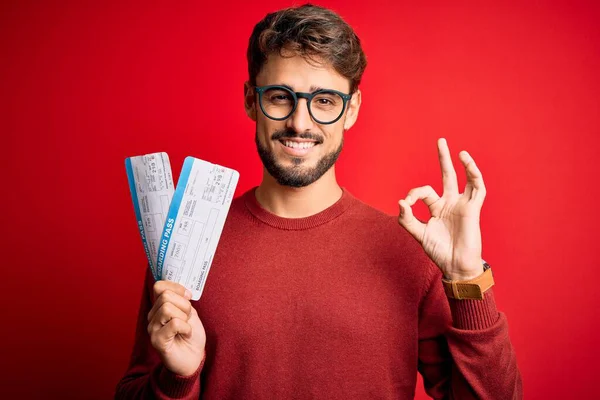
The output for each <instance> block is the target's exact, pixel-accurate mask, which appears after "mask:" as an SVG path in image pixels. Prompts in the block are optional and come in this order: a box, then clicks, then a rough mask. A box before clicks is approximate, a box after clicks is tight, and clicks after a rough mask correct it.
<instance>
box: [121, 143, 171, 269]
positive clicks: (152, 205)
mask: <svg viewBox="0 0 600 400" xmlns="http://www.w3.org/2000/svg"><path fill="white" fill-rule="evenodd" d="M125 169H126V171H127V179H128V181H129V191H130V192H131V198H132V200H133V208H134V210H135V216H136V219H137V224H138V229H139V230H140V235H141V236H142V243H143V245H144V250H145V251H146V257H147V258H148V264H149V265H150V269H151V270H152V274H153V275H154V278H155V279H160V278H158V277H159V275H157V273H156V271H157V268H156V261H157V260H156V259H157V256H158V247H159V242H160V240H161V236H162V232H163V227H164V226H165V220H166V217H167V213H168V211H169V206H170V204H171V199H172V198H173V193H174V190H175V189H174V185H173V174H172V172H171V164H170V163H169V156H168V155H167V153H152V154H146V155H143V156H136V157H129V158H127V159H125Z"/></svg>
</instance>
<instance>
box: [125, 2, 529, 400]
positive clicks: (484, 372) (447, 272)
mask: <svg viewBox="0 0 600 400" xmlns="http://www.w3.org/2000/svg"><path fill="white" fill-rule="evenodd" d="M247 56H248V70H249V81H248V82H246V84H245V87H244V91H245V107H246V112H247V114H248V116H249V117H250V118H251V119H252V120H254V121H255V122H256V146H257V149H258V153H259V155H260V157H261V160H262V162H263V164H264V176H263V180H262V182H261V184H260V186H258V187H257V188H255V189H253V190H250V191H248V192H246V193H245V194H243V195H242V196H240V197H238V198H237V199H235V200H234V202H233V203H232V205H231V209H230V213H229V216H228V219H227V222H226V224H225V228H224V230H223V234H222V237H221V241H220V244H219V248H218V251H217V253H216V255H215V259H214V261H213V264H212V267H211V272H210V275H209V278H208V281H207V284H206V287H205V289H204V293H203V295H202V298H201V299H200V300H199V301H197V302H190V300H189V299H190V297H191V296H190V293H189V292H188V291H186V290H185V288H183V287H182V286H180V285H178V284H175V283H173V282H167V281H159V282H156V283H154V282H152V278H151V275H148V278H147V285H146V286H145V291H144V294H143V299H142V304H141V309H140V314H139V320H138V326H137V333H136V342H135V347H134V350H133V356H132V360H131V365H130V367H129V370H128V371H127V373H126V375H125V377H124V378H123V379H122V380H121V382H120V383H119V385H118V388H117V395H116V397H117V398H127V399H129V398H160V399H170V398H177V399H196V398H199V397H202V398H207V399H243V398H249V399H250V398H251V399H291V398H298V399H310V398H323V399H350V398H352V399H354V398H356V399H359V398H360V399H365V398H386V399H410V398H413V397H414V393H415V385H416V378H417V376H416V375H417V371H418V372H420V373H421V374H422V375H423V378H424V383H425V389H426V391H427V393H428V394H429V395H430V396H432V397H433V398H447V399H474V398H482V399H492V398H494V399H503V400H505V399H514V398H521V397H522V389H521V378H520V374H519V371H518V368H517V365H516V360H515V354H514V351H513V348H512V346H511V343H510V340H509V338H508V327H507V322H506V319H505V316H504V315H503V314H501V313H499V312H498V311H497V309H496V305H495V302H494V297H493V293H492V290H491V289H490V288H489V287H490V286H491V284H492V278H491V271H490V270H485V268H484V262H483V260H482V258H481V236H480V228H479V214H480V210H481V207H482V204H483V200H484V197H485V186H484V183H483V179H482V175H481V173H480V171H479V170H478V168H477V166H476V165H475V162H474V161H473V159H472V158H471V157H470V156H469V154H468V153H467V152H461V153H460V160H461V162H462V163H463V165H464V168H465V170H466V174H467V179H468V183H467V185H466V188H465V190H464V193H462V194H460V193H459V191H458V186H457V178H456V173H455V171H454V168H453V165H452V161H451V158H450V152H449V149H448V146H447V144H446V142H445V140H443V139H440V140H439V141H438V151H439V157H440V164H441V169H442V175H443V183H444V185H443V186H444V193H443V195H442V196H441V197H440V196H438V195H437V194H436V193H435V191H434V190H433V189H432V188H431V187H430V186H425V187H420V188H416V189H412V190H411V191H410V192H409V193H408V195H407V196H406V198H405V199H402V200H400V202H399V205H400V215H399V217H398V218H396V217H390V216H387V215H385V214H383V213H381V212H379V211H376V210H375V209H373V208H371V207H369V206H367V205H366V204H364V203H362V202H360V201H359V200H357V199H356V198H355V197H353V196H352V195H351V194H350V193H349V192H348V191H346V190H344V189H343V188H341V187H340V186H339V185H338V184H337V182H336V178H335V165H334V164H335V162H336V160H337V158H338V155H339V154H340V152H341V150H342V144H343V137H344V133H345V131H346V130H348V129H350V128H351V127H352V126H353V124H354V123H355V121H356V119H357V116H358V112H359V108H360V105H361V92H360V90H359V89H358V85H359V83H360V80H361V76H362V73H363V71H364V69H365V67H366V58H365V56H364V54H363V51H362V49H361V46H360V41H359V39H358V37H357V36H356V35H355V34H354V32H353V31H352V29H351V28H350V27H349V26H348V25H347V24H346V23H345V22H344V21H343V20H342V19H341V18H340V17H339V16H338V15H336V14H335V13H333V12H331V11H329V10H326V9H323V8H320V7H315V6H310V5H305V6H302V7H297V8H290V9H286V10H281V11H279V12H276V13H273V14H269V15H267V17H265V19H264V20H262V21H261V22H259V23H258V24H257V25H256V27H255V29H254V31H253V33H252V36H251V38H250V42H249V47H248V53H247ZM417 200H423V201H424V202H425V204H427V206H428V207H429V209H430V211H431V213H432V218H431V219H430V220H429V221H428V223H427V224H423V223H421V222H420V221H418V220H417V219H416V218H415V217H414V216H413V214H412V210H411V207H412V206H413V205H414V204H415V202H416V201H417ZM398 223H399V224H400V225H401V227H400V226H398ZM402 228H404V229H402ZM485 267H487V264H485ZM444 285H445V286H444ZM462 297H464V298H462ZM478 297H479V298H480V299H478ZM461 298H462V299H461Z"/></svg>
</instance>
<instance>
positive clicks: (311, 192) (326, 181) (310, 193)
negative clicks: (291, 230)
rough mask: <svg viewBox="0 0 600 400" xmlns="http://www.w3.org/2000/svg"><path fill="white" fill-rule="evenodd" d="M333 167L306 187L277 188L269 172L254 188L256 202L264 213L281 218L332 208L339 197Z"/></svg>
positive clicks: (315, 212)
mask: <svg viewBox="0 0 600 400" xmlns="http://www.w3.org/2000/svg"><path fill="white" fill-rule="evenodd" d="M334 168H335V166H332V167H331V168H330V169H329V171H327V172H326V173H325V174H324V175H323V176H322V177H321V178H319V179H318V180H317V181H316V182H313V183H311V184H310V185H308V186H305V187H301V188H295V187H289V186H282V185H280V184H279V183H278V182H277V181H276V180H275V179H274V178H273V177H272V176H271V175H269V173H268V172H267V171H266V170H265V171H264V172H263V180H262V182H261V184H260V186H259V187H258V188H257V189H256V193H255V195H256V200H257V201H258V203H259V204H260V205H261V206H262V207H263V208H264V209H265V210H267V211H269V212H270V213H272V214H275V215H277V216H279V217H283V218H304V217H310V216H311V215H315V214H317V213H319V212H321V211H323V210H325V209H326V208H329V207H331V206H332V205H333V204H334V203H335V202H337V201H338V200H339V199H340V198H341V197H342V188H341V187H340V186H339V185H338V183H337V181H336V179H335V170H334Z"/></svg>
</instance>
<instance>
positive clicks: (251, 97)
mask: <svg viewBox="0 0 600 400" xmlns="http://www.w3.org/2000/svg"><path fill="white" fill-rule="evenodd" d="M256 84H257V86H266V85H283V86H289V87H290V88H292V89H293V91H295V92H308V93H311V92H314V91H316V90H318V89H334V90H337V91H340V92H343V93H348V92H349V90H350V83H349V81H348V79H346V78H344V77H343V76H341V75H340V74H338V73H337V72H336V71H335V70H334V69H333V68H331V67H330V66H328V65H326V64H319V65H315V63H314V62H310V63H309V62H308V61H306V60H305V59H304V58H302V57H300V56H295V57H281V56H279V55H270V56H269V57H268V59H267V62H266V63H265V64H264V66H263V68H262V70H261V71H260V73H259V74H258V76H257V77H256ZM245 91H246V112H247V113H248V115H249V116H250V117H251V118H252V119H253V120H255V121H256V137H255V141H256V147H257V150H258V154H259V156H260V158H261V160H262V162H263V165H264V166H265V168H266V169H267V171H268V173H269V174H270V175H271V176H272V177H273V178H275V180H276V181H277V182H278V183H279V184H280V185H284V186H291V187H304V186H308V185H310V184H311V183H313V182H315V181H316V180H318V179H319V178H320V177H321V176H323V175H324V174H325V173H326V172H328V171H329V170H330V169H331V167H332V166H333V165H334V164H335V162H336V160H337V158H338V156H339V154H340V152H341V151H342V147H343V142H344V131H345V130H347V129H349V128H350V127H351V126H352V125H353V124H354V121H355V120H356V115H357V112H358V107H359V105H360V92H358V93H357V94H355V95H354V96H353V98H352V100H351V101H349V102H348V104H347V106H346V110H345V111H344V114H343V116H342V118H340V119H339V120H338V121H337V122H335V123H333V124H327V125H325V124H319V123H317V122H315V121H314V120H313V119H312V118H311V116H310V114H309V112H308V107H307V103H306V102H307V100H306V99H298V105H297V107H296V110H295V111H294V113H293V114H292V115H290V116H289V117H288V118H287V119H286V120H283V121H275V120H272V119H270V118H268V117H267V116H265V115H264V114H263V112H262V111H261V110H260V106H259V104H258V95H256V93H255V92H254V90H253V89H252V88H250V87H249V86H248V84H246V88H245Z"/></svg>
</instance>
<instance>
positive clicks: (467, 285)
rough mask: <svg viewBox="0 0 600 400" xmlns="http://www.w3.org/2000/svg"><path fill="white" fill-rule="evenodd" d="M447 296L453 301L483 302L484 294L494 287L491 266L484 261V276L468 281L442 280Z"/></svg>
mask: <svg viewBox="0 0 600 400" xmlns="http://www.w3.org/2000/svg"><path fill="white" fill-rule="evenodd" d="M442 283H443V285H444V291H445V292H446V296H448V297H449V298H451V299H458V300H463V299H476V300H483V294H484V293H485V292H486V291H487V290H488V289H489V288H491V287H492V286H494V277H493V276H492V269H491V268H490V265H489V264H488V263H486V262H485V261H483V274H481V275H479V276H478V277H476V278H473V279H470V280H468V281H451V280H449V279H442Z"/></svg>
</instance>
